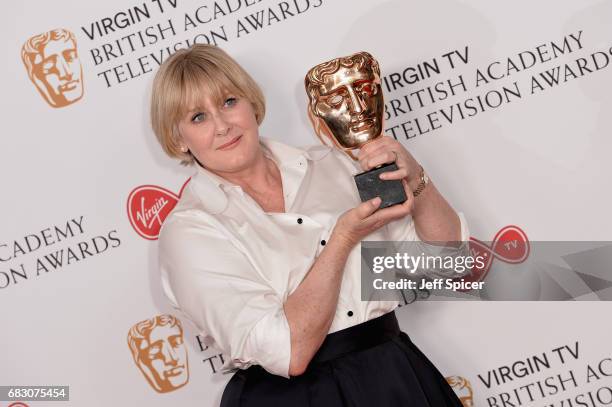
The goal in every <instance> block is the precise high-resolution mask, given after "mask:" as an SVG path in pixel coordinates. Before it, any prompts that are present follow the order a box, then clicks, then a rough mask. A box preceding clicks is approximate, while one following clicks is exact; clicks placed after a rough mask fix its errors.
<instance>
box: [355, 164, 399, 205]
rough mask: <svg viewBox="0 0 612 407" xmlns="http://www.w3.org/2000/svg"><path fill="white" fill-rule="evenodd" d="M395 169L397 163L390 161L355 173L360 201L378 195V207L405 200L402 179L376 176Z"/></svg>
mask: <svg viewBox="0 0 612 407" xmlns="http://www.w3.org/2000/svg"><path fill="white" fill-rule="evenodd" d="M397 170H398V168H397V165H396V164H395V163H391V164H384V165H381V166H380V167H377V168H373V169H371V170H370V171H366V172H362V173H359V174H357V175H355V184H357V190H358V191H359V196H360V197H361V201H362V202H365V201H367V200H370V199H373V198H375V197H377V196H379V197H380V198H381V199H382V202H381V203H380V207H379V209H382V208H386V207H387V206H392V205H396V204H401V203H403V202H406V199H407V198H406V193H405V191H404V186H403V185H402V181H400V180H397V179H394V180H382V179H380V178H378V176H379V175H380V174H382V173H383V172H390V171H397Z"/></svg>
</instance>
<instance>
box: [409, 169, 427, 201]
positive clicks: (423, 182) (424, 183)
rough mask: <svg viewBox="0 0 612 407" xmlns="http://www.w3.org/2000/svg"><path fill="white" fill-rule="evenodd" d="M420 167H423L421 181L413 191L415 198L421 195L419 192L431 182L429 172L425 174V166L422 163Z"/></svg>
mask: <svg viewBox="0 0 612 407" xmlns="http://www.w3.org/2000/svg"><path fill="white" fill-rule="evenodd" d="M419 167H421V182H420V183H419V185H418V186H417V187H416V189H415V190H414V191H412V196H414V197H415V198H416V197H417V196H419V194H420V193H421V192H423V190H424V189H425V187H426V186H427V184H429V177H428V176H427V174H425V170H424V169H423V166H422V165H420V166H419Z"/></svg>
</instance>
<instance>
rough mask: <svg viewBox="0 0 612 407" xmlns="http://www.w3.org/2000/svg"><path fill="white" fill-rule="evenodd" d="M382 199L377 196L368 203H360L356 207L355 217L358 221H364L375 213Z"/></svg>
mask: <svg viewBox="0 0 612 407" xmlns="http://www.w3.org/2000/svg"><path fill="white" fill-rule="evenodd" d="M381 202H382V199H380V197H379V196H377V197H375V198H372V199H370V200H368V201H365V202H362V203H360V204H359V205H358V206H357V208H356V209H357V217H358V218H359V219H366V218H367V217H368V216H370V215H372V214H373V213H375V212H376V210H377V209H378V207H379V206H380V203H381Z"/></svg>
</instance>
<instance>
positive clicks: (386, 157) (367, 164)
mask: <svg viewBox="0 0 612 407" xmlns="http://www.w3.org/2000/svg"><path fill="white" fill-rule="evenodd" d="M396 159H397V155H396V154H395V153H394V152H393V151H391V150H387V151H381V152H380V153H378V154H375V155H367V156H365V157H363V158H362V157H360V158H359V163H360V164H361V168H363V169H364V170H365V171H368V170H371V169H372V168H376V167H378V166H379V165H383V164H387V163H392V162H394V161H395V160H396Z"/></svg>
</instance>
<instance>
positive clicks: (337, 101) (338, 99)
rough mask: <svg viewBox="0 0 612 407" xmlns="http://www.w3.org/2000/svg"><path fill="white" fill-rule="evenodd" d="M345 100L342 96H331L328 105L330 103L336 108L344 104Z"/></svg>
mask: <svg viewBox="0 0 612 407" xmlns="http://www.w3.org/2000/svg"><path fill="white" fill-rule="evenodd" d="M343 100H344V98H343V97H342V96H340V95H333V96H330V97H329V98H328V99H327V102H328V103H329V104H330V105H331V106H334V107H335V106H338V105H340V104H341V103H342V101H343Z"/></svg>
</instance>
